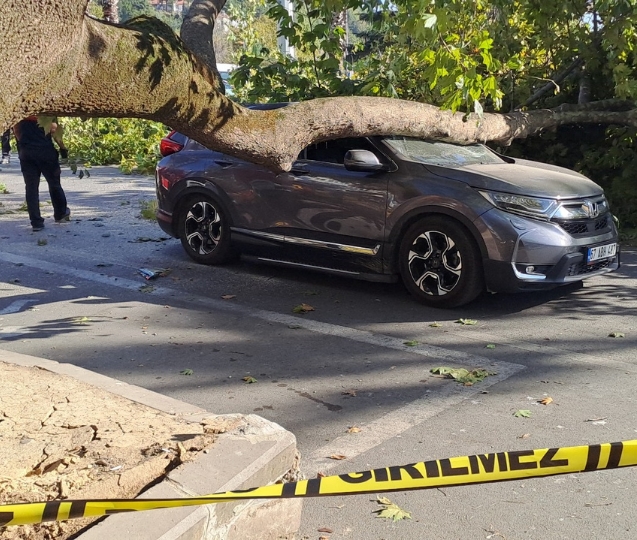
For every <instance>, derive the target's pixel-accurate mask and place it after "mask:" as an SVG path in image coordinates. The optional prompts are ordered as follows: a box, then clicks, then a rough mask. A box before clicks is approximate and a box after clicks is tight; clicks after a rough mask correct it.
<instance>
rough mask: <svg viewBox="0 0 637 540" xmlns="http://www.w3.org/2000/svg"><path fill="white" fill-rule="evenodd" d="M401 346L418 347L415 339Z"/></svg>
mask: <svg viewBox="0 0 637 540" xmlns="http://www.w3.org/2000/svg"><path fill="white" fill-rule="evenodd" d="M403 345H407V347H415V346H416V345H418V342H417V341H416V340H415V339H412V340H411V341H404V342H403Z"/></svg>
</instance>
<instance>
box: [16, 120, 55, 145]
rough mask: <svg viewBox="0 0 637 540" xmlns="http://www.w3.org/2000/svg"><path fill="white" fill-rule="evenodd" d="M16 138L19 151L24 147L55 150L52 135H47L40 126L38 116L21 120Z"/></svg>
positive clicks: (17, 126)
mask: <svg viewBox="0 0 637 540" xmlns="http://www.w3.org/2000/svg"><path fill="white" fill-rule="evenodd" d="M14 131H15V138H16V140H17V141H18V150H20V147H22V146H29V147H39V148H49V149H52V150H55V146H53V139H52V137H51V134H50V133H49V134H45V133H44V130H43V129H42V128H41V127H40V126H39V125H38V119H37V116H29V117H28V118H25V119H24V120H21V121H20V122H18V123H17V125H16V126H15V130H14Z"/></svg>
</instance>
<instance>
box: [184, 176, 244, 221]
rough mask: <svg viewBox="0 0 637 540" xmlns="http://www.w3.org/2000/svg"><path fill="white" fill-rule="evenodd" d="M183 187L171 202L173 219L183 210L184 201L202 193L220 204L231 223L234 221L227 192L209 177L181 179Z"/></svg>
mask: <svg viewBox="0 0 637 540" xmlns="http://www.w3.org/2000/svg"><path fill="white" fill-rule="evenodd" d="M181 184H182V185H183V187H182V188H181V190H180V191H179V192H178V193H177V194H176V195H175V198H174V204H173V215H174V220H177V219H178V218H179V214H180V213H181V212H182V211H183V206H184V203H185V202H186V201H187V200H188V199H189V198H191V197H192V196H195V195H204V196H207V197H210V198H212V199H213V200H214V201H215V202H216V203H218V204H220V205H221V207H222V210H223V211H224V212H225V213H226V215H227V216H229V218H230V222H231V223H236V219H235V218H236V216H235V212H234V205H233V204H232V201H231V200H230V198H229V197H228V196H227V194H226V193H225V192H224V191H223V190H222V189H220V188H219V186H217V185H216V184H215V183H214V182H213V181H211V180H210V179H209V178H202V177H191V178H186V179H184V180H182V181H181Z"/></svg>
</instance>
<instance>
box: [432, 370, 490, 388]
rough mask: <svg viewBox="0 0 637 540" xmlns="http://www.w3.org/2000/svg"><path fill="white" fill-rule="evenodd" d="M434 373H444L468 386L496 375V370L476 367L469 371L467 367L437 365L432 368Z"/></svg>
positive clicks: (447, 376)
mask: <svg viewBox="0 0 637 540" xmlns="http://www.w3.org/2000/svg"><path fill="white" fill-rule="evenodd" d="M431 373H433V374H434V375H442V376H443V377H445V378H446V379H454V380H456V381H457V382H459V383H462V384H466V385H468V386H470V385H472V384H473V383H477V382H480V381H483V380H484V379H485V378H486V377H488V376H489V375H495V374H496V373H495V372H494V371H487V370H486V369H481V368H478V369H474V370H471V371H469V370H468V369H465V368H451V367H445V366H441V367H437V368H434V369H432V370H431Z"/></svg>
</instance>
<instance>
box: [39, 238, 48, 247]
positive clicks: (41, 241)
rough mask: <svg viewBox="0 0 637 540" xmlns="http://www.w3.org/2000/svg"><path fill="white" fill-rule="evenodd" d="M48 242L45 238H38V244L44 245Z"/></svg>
mask: <svg viewBox="0 0 637 540" xmlns="http://www.w3.org/2000/svg"><path fill="white" fill-rule="evenodd" d="M48 243H49V241H48V240H47V239H46V238H40V239H39V240H38V246H46V245H47V244H48Z"/></svg>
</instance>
